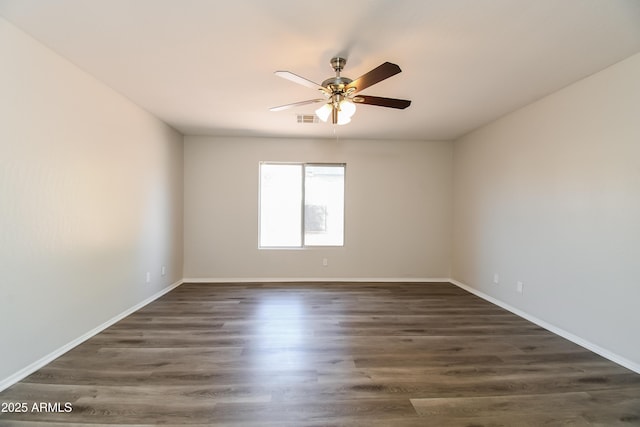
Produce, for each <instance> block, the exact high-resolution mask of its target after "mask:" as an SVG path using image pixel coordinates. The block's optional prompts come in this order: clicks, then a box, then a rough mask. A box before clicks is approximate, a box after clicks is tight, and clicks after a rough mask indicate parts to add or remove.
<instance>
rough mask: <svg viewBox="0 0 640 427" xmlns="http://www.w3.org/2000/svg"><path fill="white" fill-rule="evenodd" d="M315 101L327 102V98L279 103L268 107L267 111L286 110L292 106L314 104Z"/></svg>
mask: <svg viewBox="0 0 640 427" xmlns="http://www.w3.org/2000/svg"><path fill="white" fill-rule="evenodd" d="M316 102H327V100H326V99H324V98H318V99H310V100H308V101H300V102H294V103H293V104H287V105H280V106H278V107H271V108H269V111H282V110H287V109H289V108H293V107H300V106H302V105H308V104H315V103H316Z"/></svg>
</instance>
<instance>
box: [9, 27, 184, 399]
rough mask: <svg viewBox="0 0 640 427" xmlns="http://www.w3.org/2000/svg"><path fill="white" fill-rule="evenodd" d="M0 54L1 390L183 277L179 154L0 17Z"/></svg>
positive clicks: (178, 141) (143, 116)
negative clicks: (148, 275) (4, 384)
mask: <svg viewBox="0 0 640 427" xmlns="http://www.w3.org/2000/svg"><path fill="white" fill-rule="evenodd" d="M0 58H2V66H0V220H1V222H0V337H1V338H0V341H1V343H0V347H1V351H0V385H1V384H2V381H3V380H5V379H7V378H9V377H10V376H11V375H12V374H16V373H17V372H19V371H20V370H21V369H23V368H25V367H28V366H29V365H30V364H33V363H34V362H36V361H38V360H39V359H40V358H43V357H45V356H46V355H48V354H50V353H52V352H54V351H55V350H57V349H59V348H61V347H62V346H64V345H66V344H67V343H69V342H71V341H73V340H74V339H76V338H78V337H80V336H82V335H83V334H85V333H87V331H90V330H91V329H93V328H95V327H97V326H98V325H100V324H102V323H103V322H105V321H107V320H109V319H111V318H112V317H114V316H116V315H117V314H119V313H121V312H123V311H125V310H126V309H128V308H130V307H132V306H134V305H136V304H137V303H140V302H141V301H143V300H145V299H146V298H148V297H150V296H151V295H153V294H155V293H157V292H159V291H160V290H162V289H163V288H166V287H167V286H169V285H170V284H172V283H174V282H177V281H179V280H180V279H181V278H182V175H183V173H182V165H183V153H182V136H181V135H180V134H178V133H177V132H175V131H174V130H173V129H171V128H169V127H168V126H166V125H165V124H163V123H162V122H160V121H159V120H157V119H155V118H154V117H152V116H151V115H150V114H148V113H147V112H145V111H143V110H141V109H140V108H138V107H136V106H135V105H133V104H132V103H131V102H129V101H128V100H127V99H125V98H123V97H122V96H121V95H119V94H117V93H115V92H114V91H113V90H111V89H109V88H108V87H106V86H105V85H104V84H102V83H100V82H98V81H97V80H95V79H94V78H93V77H91V76H89V75H87V74H86V73H84V72H83V71H81V70H79V69H78V68H77V67H75V66H74V65H72V64H70V63H69V62H67V61H66V60H64V59H63V58H61V57H60V56H58V55H57V54H55V53H53V52H52V51H50V50H49V49H47V48H45V47H44V46H42V45H41V44H39V43H38V42H36V41H35V40H33V39H31V38H30V37H28V36H27V35H25V34H24V33H23V32H21V31H20V30H18V29H17V28H15V27H14V26H13V25H11V24H9V23H8V22H7V21H5V20H3V19H1V18H0ZM161 265H166V267H167V273H166V275H165V276H164V277H162V276H161V275H160V268H161ZM147 271H150V272H151V275H152V283H151V284H146V283H145V274H146V272H147ZM0 388H1V387H0Z"/></svg>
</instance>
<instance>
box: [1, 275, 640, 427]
mask: <svg viewBox="0 0 640 427" xmlns="http://www.w3.org/2000/svg"><path fill="white" fill-rule="evenodd" d="M3 402H4V403H10V402H14V403H15V402H24V403H26V404H27V405H28V406H29V407H31V406H32V405H33V404H35V405H40V404H41V403H45V407H46V404H47V403H49V404H53V403H56V402H58V403H60V404H61V405H64V404H65V403H67V402H68V403H69V404H71V405H72V411H71V412H64V411H31V410H30V411H28V412H26V413H15V412H13V413H10V412H5V413H0V425H1V426H3V427H4V426H16V427H24V426H29V427H31V426H40V425H45V426H48V427H57V426H67V425H71V426H73V425H78V426H80V425H87V424H90V425H94V426H100V425H102V426H114V425H121V426H124V425H127V426H149V425H157V424H163V425H169V426H171V425H175V426H183V425H189V426H193V427H196V426H212V425H213V426H216V425H217V426H238V427H239V426H242V427H276V426H278V427H283V426H284V427H294V426H295V427H304V426H308V427H320V426H323V427H326V426H349V427H353V426H367V427H378V426H400V427H414V426H438V427H447V426H467V427H468V426H541V425H544V426H617V425H620V426H623V425H624V426H630V425H637V426H640V375H638V374H636V373H633V372H631V371H629V370H627V369H625V368H623V367H621V366H619V365H616V364H614V363H612V362H610V361H608V360H606V359H603V358H602V357H600V356H598V355H596V354H594V353H591V352H589V351H587V350H585V349H584V348H582V347H580V346H577V345H575V344H573V343H571V342H569V341H566V340H564V339H562V338H560V337H558V336H556V335H554V334H552V333H550V332H548V331H546V330H544V329H542V328H540V327H538V326H536V325H534V324H532V323H530V322H528V321H526V320H524V319H522V318H519V317H517V316H515V315H513V314H511V313H509V312H507V311H505V310H503V309H501V308H500V307H496V306H494V305H492V304H490V303H488V302H486V301H484V300H482V299H480V298H478V297H476V296H474V295H471V294H469V293H467V292H466V291H464V290H462V289H460V288H458V287H456V286H454V285H452V284H449V283H349V282H340V283H335V282H331V283H234V284H184V285H182V286H180V287H178V288H176V289H174V290H173V291H172V292H170V293H168V294H166V295H164V296H163V297H162V298H160V299H158V300H157V301H155V302H153V303H151V304H149V305H147V306H145V307H144V308H142V309H141V310H139V311H138V312H136V313H134V314H132V315H130V316H128V317H127V318H125V319H123V320H122V321H120V322H118V323H116V324H115V325H113V326H112V327H110V328H108V329H107V330H105V331H103V332H102V333H100V334H98V335H96V336H95V337H93V338H91V339H90V340H88V341H86V342H85V343H83V344H81V345H79V346H77V347H76V348H74V349H73V350H71V351H69V352H68V353H66V354H65V355H63V356H61V357H60V358H58V359H57V360H55V361H53V362H52V363H50V364H49V365H47V366H45V367H43V368H42V369H40V370H39V371H37V372H35V373H33V374H32V375H30V376H29V377H27V378H25V379H24V380H23V381H21V382H19V383H17V384H15V385H14V386H13V387H10V388H9V389H7V390H5V391H4V392H2V393H0V404H2V403H3ZM52 408H54V409H55V407H52Z"/></svg>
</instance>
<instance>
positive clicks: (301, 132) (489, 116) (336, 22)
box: [0, 0, 640, 140]
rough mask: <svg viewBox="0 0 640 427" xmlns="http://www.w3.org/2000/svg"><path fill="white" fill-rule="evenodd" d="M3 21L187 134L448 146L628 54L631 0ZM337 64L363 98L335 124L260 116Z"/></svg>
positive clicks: (41, 13) (205, 6) (14, 7)
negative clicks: (370, 77) (365, 80)
mask: <svg viewBox="0 0 640 427" xmlns="http://www.w3.org/2000/svg"><path fill="white" fill-rule="evenodd" d="M0 15H2V16H4V17H5V18H6V19H8V20H9V21H11V22H13V23H14V24H15V25H17V26H18V27H20V28H21V29H23V30H24V31H25V32H27V33H29V34H30V35H32V36H33V37H35V38H36V39H38V40H40V41H41V42H42V43H44V44H45V45H47V46H49V47H50V48H52V49H53V50H55V51H56V52H58V53H59V54H61V55H62V56H64V57H66V58H68V59H69V60H70V61H71V62H73V63H75V64H76V65H78V66H79V67H81V68H82V69H84V70H86V71H87V72H89V73H90V74H92V75H94V76H95V77H97V78H98V79H99V80H101V81H103V82H105V83H106V84H107V85H109V86H111V87H112V88H114V89H115V90H117V91H119V92H120V93H122V94H124V95H125V96H127V97H128V98H129V99H131V100H132V101H133V102H135V103H136V104H138V105H140V106H141V107H143V108H145V109H146V110H148V111H150V112H151V113H153V114H154V115H156V116H157V117H159V118H160V119H162V120H164V121H165V122H167V123H169V124H170V125H172V126H173V127H175V128H176V129H178V130H179V131H181V132H183V133H185V134H207V135H256V136H258V135H260V136H285V137H327V138H333V137H336V136H338V137H340V138H385V139H387V138H394V139H422V140H430V139H453V138H456V137H458V136H460V135H462V134H464V133H466V132H468V131H470V130H472V129H474V128H477V127H478V126H481V125H483V124H485V123H487V122H489V121H491V120H494V119H496V118H497V117H500V116H501V115H503V114H505V113H507V112H509V111H512V110H514V109H517V108H519V107H521V106H524V105H526V104H528V103H530V102H531V101H534V100H536V99H538V98H541V97H543V96H545V95H547V94H549V93H551V92H554V91H556V90H558V89H560V88H562V87H564V86H566V85H568V84H570V83H573V82H575V81H577V80H579V79H581V78H583V77H585V76H588V75H590V74H593V73H594V72H597V71H599V70H601V69H603V68H606V67H607V66H609V65H611V64H613V63H615V62H618V61H620V60H622V59H624V58H626V57H629V56H631V55H632V54H634V53H637V52H640V1H639V0H350V1H343V0H324V1H304V0H297V1H293V0H268V1H265V0H235V1H214V0H92V1H89V0H0ZM337 54H340V55H346V57H347V58H348V61H347V65H346V68H345V70H344V71H343V73H342V74H343V76H347V77H350V78H352V79H355V78H356V77H358V76H360V75H362V74H364V73H365V72H367V71H369V70H370V69H372V68H374V67H376V66H378V65H380V64H381V63H383V62H385V61H389V62H393V63H396V64H398V65H400V67H401V68H402V70H403V72H402V73H400V74H398V75H396V76H394V77H391V78H389V79H388V80H385V81H383V82H381V83H378V84H377V85H375V86H372V87H370V88H368V89H366V90H364V91H363V92H362V94H365V95H376V96H384V97H394V98H405V99H411V100H412V101H413V103H412V105H411V106H410V107H409V108H408V109H406V110H393V109H388V108H382V107H375V106H368V105H361V106H359V107H358V111H357V112H356V115H355V116H354V118H353V121H352V122H351V123H350V124H348V125H345V126H334V125H330V124H324V123H319V124H298V123H297V122H296V113H305V114H312V113H313V110H314V109H315V108H317V105H316V106H313V105H311V106H306V107H301V108H297V109H292V110H287V111H281V112H270V111H269V110H268V109H269V107H272V106H277V105H282V104H287V103H291V102H296V101H302V100H306V99H313V98H316V97H317V93H316V92H314V91H313V90H312V89H309V88H306V87H303V86H300V85H296V84H294V83H292V82H290V81H287V80H284V79H281V78H279V77H277V76H275V75H274V74H273V72H274V71H276V70H288V71H291V72H293V73H296V74H299V75H301V76H304V77H306V78H308V79H310V80H312V81H315V82H318V83H320V82H322V80H324V79H326V78H328V77H331V76H333V75H334V73H333V70H332V69H331V67H330V66H329V60H330V59H331V57H333V56H335V55H337Z"/></svg>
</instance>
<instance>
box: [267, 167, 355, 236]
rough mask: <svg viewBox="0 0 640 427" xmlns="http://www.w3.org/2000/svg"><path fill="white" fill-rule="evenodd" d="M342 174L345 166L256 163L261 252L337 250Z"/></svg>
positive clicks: (341, 221)
mask: <svg viewBox="0 0 640 427" xmlns="http://www.w3.org/2000/svg"><path fill="white" fill-rule="evenodd" d="M344 174H345V165H344V164H306V163H266V162H263V163H260V214H259V215H260V231H259V234H260V236H259V244H260V247H261V248H300V247H305V246H342V245H343V244H344Z"/></svg>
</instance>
